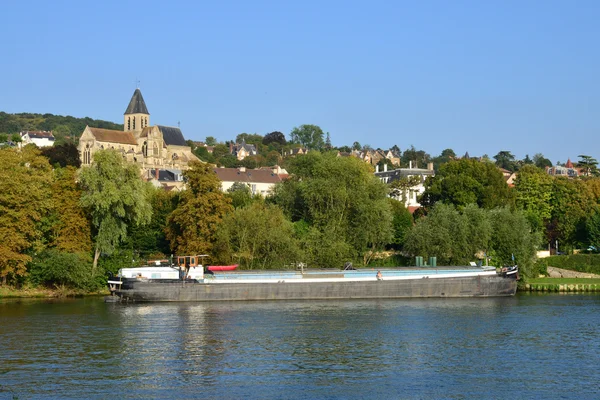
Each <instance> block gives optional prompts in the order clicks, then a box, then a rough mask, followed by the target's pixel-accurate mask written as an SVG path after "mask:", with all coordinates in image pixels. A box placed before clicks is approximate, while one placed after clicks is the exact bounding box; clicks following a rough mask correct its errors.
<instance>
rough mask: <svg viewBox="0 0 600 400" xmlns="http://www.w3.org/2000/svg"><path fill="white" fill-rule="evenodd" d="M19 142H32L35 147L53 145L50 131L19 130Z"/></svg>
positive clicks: (23, 143) (25, 143) (52, 136)
mask: <svg viewBox="0 0 600 400" xmlns="http://www.w3.org/2000/svg"><path fill="white" fill-rule="evenodd" d="M21 143H22V145H23V146H25V145H27V144H30V143H33V144H35V145H36V146H37V147H49V146H52V145H54V135H53V134H52V131H24V132H21Z"/></svg>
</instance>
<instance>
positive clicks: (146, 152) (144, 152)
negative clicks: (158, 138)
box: [142, 142, 148, 157]
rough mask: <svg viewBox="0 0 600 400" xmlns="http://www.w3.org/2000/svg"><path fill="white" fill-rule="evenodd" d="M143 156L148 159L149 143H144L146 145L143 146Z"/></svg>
mask: <svg viewBox="0 0 600 400" xmlns="http://www.w3.org/2000/svg"><path fill="white" fill-rule="evenodd" d="M142 154H143V155H144V157H148V142H144V145H143V146H142Z"/></svg>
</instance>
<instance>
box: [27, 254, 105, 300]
mask: <svg viewBox="0 0 600 400" xmlns="http://www.w3.org/2000/svg"><path fill="white" fill-rule="evenodd" d="M91 264H92V260H91V259H90V257H89V255H87V254H85V253H71V252H64V251H60V250H58V249H46V250H43V251H42V252H40V253H37V254H35V255H34V256H33V259H32V261H31V265H30V279H31V282H32V283H34V284H36V285H44V286H50V287H51V286H55V285H61V286H62V285H66V286H70V287H73V288H77V289H84V290H93V289H97V288H98V285H97V284H95V279H94V277H93V276H91V275H90V270H91Z"/></svg>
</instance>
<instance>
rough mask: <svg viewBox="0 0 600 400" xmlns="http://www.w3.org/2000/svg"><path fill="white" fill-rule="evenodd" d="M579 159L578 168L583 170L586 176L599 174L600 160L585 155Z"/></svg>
mask: <svg viewBox="0 0 600 400" xmlns="http://www.w3.org/2000/svg"><path fill="white" fill-rule="evenodd" d="M578 157H579V158H580V160H579V162H578V163H577V166H578V167H581V168H583V173H584V175H586V176H590V175H597V174H598V160H596V159H595V158H593V157H592V156H586V155H584V154H580V155H579V156H578Z"/></svg>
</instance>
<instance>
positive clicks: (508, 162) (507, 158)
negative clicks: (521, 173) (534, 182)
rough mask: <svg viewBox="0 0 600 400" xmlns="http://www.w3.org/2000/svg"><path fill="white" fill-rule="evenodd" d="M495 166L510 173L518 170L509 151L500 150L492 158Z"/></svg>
mask: <svg viewBox="0 0 600 400" xmlns="http://www.w3.org/2000/svg"><path fill="white" fill-rule="evenodd" d="M494 160H496V165H497V166H498V167H499V168H504V169H506V170H508V171H510V172H515V171H516V170H518V169H519V164H518V163H517V162H516V161H515V156H514V155H512V153H511V152H510V151H506V150H502V151H500V152H498V154H496V155H495V156H494Z"/></svg>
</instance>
